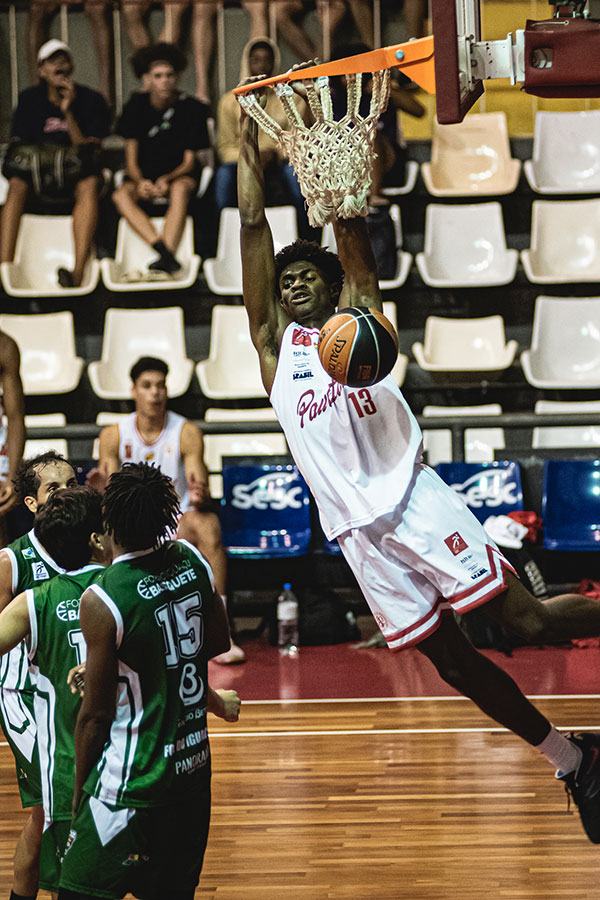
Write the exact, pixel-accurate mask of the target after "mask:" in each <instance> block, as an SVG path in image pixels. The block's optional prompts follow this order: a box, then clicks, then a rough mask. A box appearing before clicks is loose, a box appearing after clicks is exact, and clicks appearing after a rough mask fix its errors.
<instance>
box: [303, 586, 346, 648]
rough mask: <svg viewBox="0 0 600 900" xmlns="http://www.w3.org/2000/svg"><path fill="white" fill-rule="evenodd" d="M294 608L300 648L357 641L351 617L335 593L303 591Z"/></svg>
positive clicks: (311, 589)
mask: <svg viewBox="0 0 600 900" xmlns="http://www.w3.org/2000/svg"><path fill="white" fill-rule="evenodd" d="M298 605H299V632H300V644H301V646H305V645H308V646H320V645H322V644H343V643H345V642H346V641H357V640H360V631H359V628H358V625H357V624H356V617H355V615H354V613H353V612H352V610H351V609H350V607H349V606H348V604H347V603H346V602H345V601H344V600H342V599H341V598H340V597H338V595H337V594H336V593H335V591H328V590H321V589H319V590H315V589H313V588H305V589H304V590H303V591H301V592H300V596H299V597H298Z"/></svg>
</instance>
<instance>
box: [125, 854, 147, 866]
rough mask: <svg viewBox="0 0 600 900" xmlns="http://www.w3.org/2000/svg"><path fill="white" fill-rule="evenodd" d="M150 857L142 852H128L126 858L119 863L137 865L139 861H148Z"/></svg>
mask: <svg viewBox="0 0 600 900" xmlns="http://www.w3.org/2000/svg"><path fill="white" fill-rule="evenodd" d="M149 859H150V857H149V856H144V854H143V853H130V854H129V856H128V857H127V859H124V860H123V862H122V863H121V865H122V866H139V865H140V863H145V862H148V860H149Z"/></svg>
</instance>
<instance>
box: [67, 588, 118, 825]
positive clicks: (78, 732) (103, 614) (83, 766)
mask: <svg viewBox="0 0 600 900" xmlns="http://www.w3.org/2000/svg"><path fill="white" fill-rule="evenodd" d="M79 624H80V626H81V630H82V632H83V636H84V638H85V642H86V644H87V661H86V670H85V691H84V694H83V700H82V703H81V709H80V710H79V716H78V717H77V724H76V725H75V791H74V794H73V810H76V809H77V807H78V805H79V801H80V800H81V794H82V790H83V785H84V784H85V782H86V780H87V777H88V775H89V774H90V772H91V771H92V769H93V767H94V766H95V765H96V763H97V762H98V760H99V759H100V755H101V753H102V750H103V748H104V745H105V743H106V741H107V740H108V737H109V734H110V726H111V725H112V722H113V719H114V716H115V703H116V693H117V673H118V659H117V646H116V636H117V629H116V625H115V620H114V618H113V616H112V614H111V613H110V612H109V610H108V607H107V606H106V605H105V604H104V603H103V602H102V600H100V598H99V597H98V595H97V594H96V593H95V592H94V591H93V590H91V589H89V588H88V590H87V591H85V592H84V594H83V596H82V598H81V604H80V607H79Z"/></svg>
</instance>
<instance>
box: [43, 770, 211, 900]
mask: <svg viewBox="0 0 600 900" xmlns="http://www.w3.org/2000/svg"><path fill="white" fill-rule="evenodd" d="M209 822H210V787H207V788H206V789H205V790H202V791H195V792H194V793H191V794H190V795H189V796H187V797H186V798H185V799H184V800H182V801H181V802H179V803H174V804H172V805H169V806H153V807H137V808H129V809H118V808H116V807H112V806H108V805H107V804H105V803H102V802H101V801H100V800H96V799H95V798H94V797H88V796H86V797H85V798H84V799H83V801H82V802H81V804H80V806H79V809H78V810H77V813H76V815H75V817H74V819H73V822H72V824H71V831H70V834H69V837H68V840H67V846H66V849H65V855H64V860H63V864H62V869H61V875H60V887H61V888H66V889H68V890H71V891H76V892H79V893H81V894H89V895H90V896H92V897H108V898H110V900H113V898H117V897H124V896H125V894H127V893H132V894H133V895H134V897H138V898H140V900H165V897H168V896H169V894H170V892H173V891H193V890H194V889H195V887H196V885H197V884H198V880H199V878H200V871H201V869H202V862H203V860H204V851H205V849H206V841H207V839H208V826H209Z"/></svg>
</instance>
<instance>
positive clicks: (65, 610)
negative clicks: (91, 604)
mask: <svg viewBox="0 0 600 900" xmlns="http://www.w3.org/2000/svg"><path fill="white" fill-rule="evenodd" d="M56 615H57V616H58V618H59V619H60V621H61V622H76V621H77V619H78V618H79V599H73V600H63V601H62V602H61V603H59V604H58V606H57V607H56Z"/></svg>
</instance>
